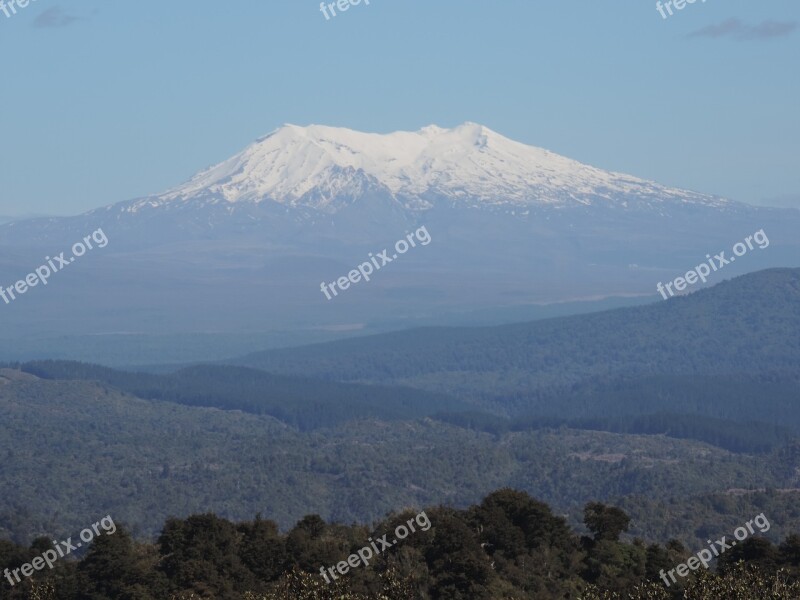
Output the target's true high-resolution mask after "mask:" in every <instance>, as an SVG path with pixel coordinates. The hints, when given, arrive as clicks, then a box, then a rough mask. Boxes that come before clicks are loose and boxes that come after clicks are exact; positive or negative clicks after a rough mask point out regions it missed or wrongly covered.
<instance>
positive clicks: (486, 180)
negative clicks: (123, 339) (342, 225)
mask: <svg viewBox="0 0 800 600" xmlns="http://www.w3.org/2000/svg"><path fill="white" fill-rule="evenodd" d="M367 188H372V189H376V188H384V189H385V190H386V191H388V192H389V193H390V194H391V195H392V196H393V197H395V198H396V199H398V201H400V202H401V203H402V204H403V205H404V206H405V207H407V208H412V209H420V208H422V209H424V208H427V207H430V206H431V204H432V203H433V202H434V201H435V200H436V199H443V198H444V199H450V200H456V201H462V202H464V203H471V202H472V203H474V202H479V203H494V204H529V205H530V204H533V205H551V206H564V205H576V204H577V205H581V204H583V205H588V204H592V203H596V202H600V203H605V204H612V203H616V202H622V203H624V202H629V201H631V200H634V201H635V200H639V201H648V202H657V203H669V202H670V201H678V202H688V203H701V204H712V205H723V204H725V201H724V200H722V199H720V198H717V197H713V196H707V195H702V194H697V193H693V192H688V191H684V190H676V189H672V188H668V187H666V186H663V185H659V184H657V183H654V182H651V181H645V180H642V179H638V178H636V177H632V176H629V175H624V174H621V173H614V172H610V171H604V170H602V169H597V168H594V167H591V166H588V165H584V164H582V163H580V162H577V161H575V160H572V159H569V158H565V157H563V156H560V155H558V154H554V153H553V152H550V151H548V150H544V149H541V148H537V147H534V146H527V145H525V144H521V143H519V142H515V141H513V140H511V139H509V138H506V137H504V136H502V135H500V134H498V133H496V132H494V131H492V130H491V129H488V128H487V127H484V126H482V125H478V124H475V123H464V124H463V125H460V126H458V127H455V128H453V129H443V128H441V127H437V126H435V125H431V126H428V127H424V128H422V129H420V130H419V131H414V132H408V131H397V132H394V133H389V134H385V135H382V134H377V133H363V132H359V131H353V130H350V129H344V128H338V127H325V126H320V125H311V126H308V127H298V126H295V125H285V126H284V127H281V128H279V129H277V130H275V131H273V132H272V133H270V134H268V135H266V136H264V137H263V138H261V139H259V140H257V141H256V142H255V143H253V144H251V145H250V146H249V147H247V148H246V149H245V150H243V151H242V152H240V153H239V154H237V155H236V156H233V157H231V158H229V159H228V160H226V161H224V162H221V163H219V164H217V165H215V166H213V167H210V168H208V169H206V170H204V171H202V172H200V173H198V174H197V175H195V176H194V177H192V178H191V179H190V180H189V181H188V182H186V183H184V184H183V185H180V186H178V187H176V188H174V189H171V190H169V191H167V192H166V193H163V194H159V195H157V196H155V197H152V198H147V199H142V200H141V201H140V202H139V203H136V204H133V205H132V206H131V207H130V209H131V210H137V209H138V208H140V207H141V206H143V205H149V206H157V205H161V204H163V203H166V202H173V201H181V200H183V201H186V200H192V199H198V198H211V199H217V200H225V201H227V202H231V203H236V202H263V201H274V202H278V203H281V204H288V205H292V206H297V205H307V206H311V207H314V208H317V209H325V210H328V211H335V210H337V209H338V208H339V207H340V205H337V204H336V202H335V200H336V199H337V198H338V197H341V196H347V197H353V196H358V195H359V194H361V193H362V192H363V191H364V190H365V189H367Z"/></svg>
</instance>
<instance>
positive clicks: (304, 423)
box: [20, 361, 469, 431]
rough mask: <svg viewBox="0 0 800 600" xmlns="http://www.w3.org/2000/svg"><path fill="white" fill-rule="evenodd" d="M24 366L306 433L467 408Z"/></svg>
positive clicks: (49, 364) (336, 386)
mask: <svg viewBox="0 0 800 600" xmlns="http://www.w3.org/2000/svg"><path fill="white" fill-rule="evenodd" d="M20 367H21V370H22V371H24V372H27V373H30V374H32V375H35V376H37V377H40V378H42V379H51V380H64V381H69V380H80V381H97V382H101V383H103V384H105V385H107V386H109V387H111V388H114V389H115V390H119V391H122V392H127V393H129V394H132V395H134V396H137V397H139V398H145V399H148V400H162V401H168V402H176V403H178V404H184V405H187V406H202V407H213V408H219V409H222V410H241V411H244V412H248V413H252V414H256V415H269V416H271V417H275V418H276V419H278V420H280V421H282V422H284V423H286V424H287V425H291V426H292V427H297V428H298V429H300V430H301V431H306V430H311V429H316V428H318V427H332V426H335V425H337V424H340V423H344V422H347V421H352V420H358V419H370V418H375V419H383V420H388V421H394V420H405V419H416V418H420V417H424V416H430V415H433V414H435V413H438V412H440V411H462V410H465V409H468V408H469V406H468V405H466V404H464V403H463V402H460V401H458V400H456V399H454V398H452V397H450V396H447V395H445V394H440V393H437V392H425V391H420V390H415V389H411V388H404V387H400V386H393V387H389V386H381V385H363V384H361V385H359V384H347V383H331V382H324V381H319V380H313V379H309V378H305V377H294V376H288V377H287V376H281V375H270V374H269V373H264V372H263V371H259V370H256V369H248V368H242V367H227V366H213V365H208V366H196V367H189V368H186V369H182V370H180V371H177V372H175V373H170V374H165V375H153V374H149V373H131V372H126V371H119V370H116V369H110V368H108V367H102V366H99V365H92V364H88V363H81V362H73V361H35V362H30V363H25V364H23V365H20Z"/></svg>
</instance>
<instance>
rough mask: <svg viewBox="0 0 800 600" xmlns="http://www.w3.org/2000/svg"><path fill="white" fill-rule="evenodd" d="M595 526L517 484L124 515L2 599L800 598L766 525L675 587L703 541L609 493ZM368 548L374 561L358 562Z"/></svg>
mask: <svg viewBox="0 0 800 600" xmlns="http://www.w3.org/2000/svg"><path fill="white" fill-rule="evenodd" d="M422 515H424V519H421V516H422ZM751 516H753V515H749V514H742V515H740V516H739V520H740V521H746V520H747V519H748V518H749V517H751ZM415 521H416V523H417V524H418V525H423V524H424V525H426V528H425V529H422V528H420V529H418V530H415V531H414V532H409V531H408V527H406V534H407V537H405V539H401V540H397V539H396V538H395V539H392V538H393V536H396V535H397V531H398V529H397V528H398V526H400V525H403V526H405V525H407V524H408V523H409V522H411V523H413V522H415ZM583 523H584V526H585V533H584V534H581V533H580V532H576V531H573V530H571V529H570V527H569V526H568V524H567V522H566V520H565V519H564V518H563V517H561V516H558V515H557V514H555V513H554V512H553V510H552V509H551V508H550V507H549V506H547V505H546V504H544V503H542V502H539V501H537V500H535V499H534V498H532V497H530V496H529V495H527V494H525V493H523V492H519V491H514V490H511V489H501V490H497V491H495V492H493V493H491V494H489V495H488V496H486V497H485V498H484V499H483V500H482V501H481V502H480V503H478V504H476V505H473V506H470V507H467V508H465V509H463V510H455V509H452V508H446V507H441V506H439V507H431V508H428V509H426V510H424V511H421V512H417V511H415V510H411V509H407V510H403V511H400V512H396V513H392V514H390V515H388V516H387V517H385V518H383V519H381V520H380V521H379V522H377V523H375V524H373V525H372V526H364V525H341V524H336V523H327V522H326V521H325V520H323V519H322V518H321V517H320V516H318V515H307V516H305V517H303V518H302V519H300V520H299V521H298V522H297V523H295V524H294V526H293V527H292V528H291V529H289V530H288V531H286V532H285V533H282V532H281V531H280V530H279V528H278V526H277V524H276V523H275V522H274V521H271V520H269V519H265V518H263V517H262V516H260V515H258V516H256V518H255V520H250V521H244V522H239V523H234V522H231V521H228V520H226V519H222V518H220V517H218V516H216V515H214V514H211V513H207V514H198V515H192V516H189V517H187V518H184V519H179V518H170V519H168V520H167V521H166V523H165V524H164V525H163V527H162V529H161V533H160V535H159V536H158V537H157V539H156V540H154V542H152V543H151V542H144V541H139V540H136V539H134V538H133V537H132V536H131V535H130V533H129V532H128V531H126V530H125V529H124V527H122V526H119V525H118V526H117V528H116V531H115V532H113V534H106V535H101V536H98V537H97V538H96V539H95V541H94V542H93V544H92V546H91V547H90V548H89V549H88V551H87V552H85V553H84V554H83V556H82V557H80V560H70V559H69V558H67V559H63V560H59V561H58V562H56V566H55V567H54V569H52V570H48V569H46V568H45V569H43V570H42V571H40V572H37V573H35V575H34V577H33V579H29V580H26V581H24V582H21V583H15V585H14V586H13V587H12V586H10V585H9V584H8V583H7V581H4V583H3V585H2V586H1V587H0V598H2V599H4V600H5V599H9V600H29V599H36V600H79V599H81V600H83V599H91V600H125V599H131V600H134V599H135V600H162V599H163V600H170V599H174V600H178V599H187V600H188V599H190V598H195V599H200V598H207V599H216V600H289V599H291V600H311V599H322V600H324V599H331V600H333V599H339V600H342V599H344V600H347V599H352V600H355V599H367V598H371V599H383V600H427V599H431V600H433V599H442V600H499V599H509V600H511V599H518V600H522V599H536V600H548V599H556V598H564V599H567V598H574V599H584V600H593V599H595V598H598V599H599V598H613V597H620V596H615V595H614V594H620V595H621V597H625V598H628V597H630V598H654V599H664V600H669V599H672V598H675V599H677V598H690V599H691V598H703V599H708V598H723V597H725V598H733V597H734V595H733V594H732V592H729V595H726V596H721V595H717V596H713V595H709V594H708V590H710V589H713V588H714V587H717V588H720V587H724V588H726V589H728V590H732V589H743V593H740V594H739V595H736V596H735V597H736V598H764V597H766V596H763V595H760V592H759V590H760V589H761V590H762V591H764V592H765V590H766V588H767V587H769V588H771V594H772V595H770V596H769V597H770V598H775V599H787V600H788V599H791V598H797V597H798V596H797V594H798V593H800V583H798V581H800V535H795V534H792V535H787V536H786V537H785V539H783V540H782V541H781V542H780V543H779V544H778V545H775V544H773V543H772V542H771V541H769V540H768V539H766V538H763V537H760V536H759V535H758V530H756V531H755V533H754V535H753V536H751V537H748V538H747V539H746V540H744V541H743V542H742V543H741V544H739V545H738V546H735V547H731V548H729V549H728V550H727V551H724V552H723V553H722V554H721V555H720V558H719V559H718V560H716V561H715V564H714V563H712V567H713V569H714V572H705V571H704V570H703V569H702V568H699V569H696V570H695V571H690V575H689V576H688V577H686V578H681V577H676V580H677V583H671V585H670V587H667V586H666V585H665V584H664V583H663V580H662V579H660V573H661V572H662V570H663V571H664V572H667V571H669V570H670V569H674V568H675V566H676V565H678V564H680V563H683V562H686V561H687V558H689V557H690V556H692V555H693V554H695V553H696V549H695V548H687V547H685V546H684V545H682V544H681V543H680V542H679V541H676V540H671V541H668V542H667V543H666V544H664V545H658V544H646V543H645V542H643V541H642V540H641V539H639V538H630V537H629V536H627V535H626V531H627V530H628V529H629V526H630V517H629V516H628V515H627V514H626V513H625V512H624V511H623V510H621V509H619V508H616V507H613V506H609V505H605V504H602V503H598V502H590V503H587V504H586V505H585V507H584V508H583ZM387 532H388V535H386V534H387ZM715 533H716V535H717V537H719V536H720V535H722V534H723V533H724V532H715ZM381 537H383V538H384V539H385V540H386V544H381V546H378V545H377V544H376V545H374V546H373V547H374V548H376V549H378V551H377V552H375V553H372V551H371V550H370V553H369V555H368V554H367V553H366V552H365V551H364V550H363V549H364V548H365V547H370V544H369V541H370V540H377V539H380V538H381ZM50 547H51V544H50V538H49V537H42V538H38V539H36V540H34V541H33V542H32V543H31V544H30V546H28V547H23V546H19V545H15V544H12V543H10V542H0V567H2V568H8V569H10V570H12V572H13V569H19V568H20V566H21V565H23V564H25V563H27V562H30V561H32V560H33V559H34V558H35V557H36V556H39V555H41V554H42V553H43V552H44V551H45V550H47V549H49V548H50ZM359 551H362V556H363V557H364V558H365V559H367V560H366V562H368V563H369V564H367V565H365V564H364V563H363V562H360V561H358V560H356V561H354V562H352V563H350V564H347V563H346V562H345V560H347V559H348V557H350V556H351V555H356V556H357V555H358V554H357V553H358V552H359ZM328 567H330V569H328V570H326V569H327V568H328ZM322 571H325V572H326V575H327V581H326V580H325V579H323V577H322ZM330 574H337V579H332V578H331V576H330ZM12 581H13V579H12ZM736 586H738V588H737V587H736Z"/></svg>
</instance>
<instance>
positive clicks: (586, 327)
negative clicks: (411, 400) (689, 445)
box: [231, 269, 800, 433]
mask: <svg viewBox="0 0 800 600" xmlns="http://www.w3.org/2000/svg"><path fill="white" fill-rule="evenodd" d="M231 362H232V363H235V364H238V365H243V366H249V367H254V368H259V369H264V370H266V371H269V372H272V373H282V374H294V375H299V374H302V375H303V376H311V377H318V378H322V379H325V380H329V381H359V382H371V383H381V384H392V385H396V384H402V385H406V386H412V387H415V388H418V389H421V390H427V391H440V392H444V393H447V394H451V395H454V396H457V397H459V398H460V399H462V400H464V401H468V402H471V403H473V404H475V405H476V406H479V407H480V408H481V412H488V413H490V414H496V415H499V416H505V417H510V418H512V419H516V418H519V417H523V418H525V417H528V416H529V415H536V416H538V417H553V418H560V419H582V418H589V417H592V418H594V417H603V418H608V417H612V418H616V417H628V416H638V415H650V414H658V413H664V412H670V413H676V414H692V415H699V416H704V417H710V418H713V419H724V420H732V421H738V422H751V421H756V422H763V423H768V424H770V425H779V426H782V427H788V428H791V429H792V430H793V431H795V433H797V432H800V402H798V399H800V373H798V368H797V367H798V365H799V364H800V269H770V270H766V271H760V272H758V273H751V274H749V275H745V276H741V277H737V278H735V279H732V280H730V281H724V282H722V283H720V284H718V285H716V286H714V287H713V288H708V289H704V290H700V291H698V292H696V293H693V294H690V295H688V296H685V297H675V298H671V299H670V300H668V301H659V302H657V303H655V304H650V305H647V306H640V307H629V308H621V309H616V310H611V311H605V312H600V313H594V314H589V315H578V316H572V317H562V318H556V319H548V320H545V321H535V322H530V323H518V324H514V325H502V326H496V327H476V328H466V327H464V328H445V327H440V328H423V329H415V330H409V331H403V332H398V333H390V334H381V335H376V336H370V337H365V338H358V339H350V340H343V341H337V342H329V343H325V344H316V345H313V346H307V347H304V348H290V349H286V350H272V351H268V352H262V353H257V354H252V355H250V356H247V357H244V358H242V359H238V360H236V361H231Z"/></svg>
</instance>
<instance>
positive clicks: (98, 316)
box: [0, 123, 800, 363]
mask: <svg viewBox="0 0 800 600" xmlns="http://www.w3.org/2000/svg"><path fill="white" fill-rule="evenodd" d="M423 227H424V228H425V231H427V232H428V234H429V237H430V239H431V241H430V243H429V244H428V245H425V246H420V245H417V247H415V248H412V249H410V250H409V251H408V252H406V253H401V252H398V249H397V248H396V247H395V245H396V243H397V241H398V240H402V239H404V238H405V237H406V236H407V235H409V233H410V232H412V231H419V230H421V228H423ZM98 228H102V230H103V231H104V232H105V234H106V235H107V237H108V239H109V244H108V247H106V248H103V249H102V250H94V251H92V252H91V253H89V254H87V255H86V256H85V257H83V258H81V259H80V260H76V261H75V262H74V264H73V263H69V264H70V266H69V269H65V270H64V272H63V273H61V272H59V273H58V278H55V277H53V279H52V280H51V282H50V283H49V284H48V285H47V287H44V286H39V287H37V288H36V289H33V290H31V291H30V292H29V293H27V294H26V295H25V296H24V298H20V299H19V300H17V301H15V302H13V304H9V305H6V304H3V303H0V336H2V338H3V343H4V345H6V346H8V347H13V346H14V344H15V341H16V340H18V339H21V338H22V339H25V340H26V342H25V346H26V354H27V355H31V352H30V350H31V348H30V346H31V342H32V341H33V343H34V344H36V345H37V347H35V348H33V349H32V350H33V354H35V355H38V356H47V349H48V344H47V341H46V338H53V337H60V336H75V335H78V334H80V335H96V336H101V335H102V336H105V335H108V334H111V333H113V334H122V335H127V334H132V335H135V336H138V338H137V337H131V338H130V339H129V340H125V343H126V345H127V355H128V356H130V357H131V358H130V363H132V362H134V361H136V362H139V363H147V362H151V363H159V362H162V361H161V359H160V357H159V356H158V352H154V353H152V355H148V356H142V354H141V352H140V351H139V348H140V347H141V343H139V342H137V340H142V339H147V336H148V335H150V334H158V335H164V336H174V337H175V338H178V337H179V336H186V335H191V334H208V335H220V336H225V335H227V334H234V335H241V336H242V339H243V341H242V343H241V344H240V349H237V350H235V352H234V353H235V354H239V353H241V354H243V353H245V352H246V351H248V350H249V349H252V344H251V343H250V339H251V338H252V335H253V334H257V335H261V334H263V335H265V336H270V335H274V337H275V338H276V339H278V338H279V339H280V340H281V342H283V343H285V344H287V345H296V344H299V343H303V342H305V341H307V340H309V339H315V340H321V339H326V337H327V339H329V336H328V335H327V333H328V332H331V331H334V332H341V331H360V332H381V331H388V330H397V329H402V328H405V327H408V326H409V325H410V324H413V323H419V322H421V321H426V320H427V321H428V322H430V321H434V322H437V323H452V322H454V321H456V320H457V319H459V318H460V317H461V315H464V314H467V313H470V312H474V311H494V312H501V311H505V312H515V311H525V310H526V308H527V307H530V306H531V305H533V304H539V303H552V302H563V301H574V300H588V299H601V298H608V297H631V296H646V295H653V294H655V293H656V284H657V283H658V282H659V281H663V282H667V281H671V280H672V279H674V278H675V277H676V276H679V275H682V274H684V273H686V271H687V269H690V268H692V267H693V266H694V265H697V264H698V262H702V261H703V257H705V256H706V255H707V254H709V253H711V252H714V253H716V252H719V251H720V250H726V249H727V250H728V253H729V254H730V249H731V247H732V246H733V245H734V244H735V243H737V242H739V241H741V240H742V239H744V238H745V236H747V235H751V234H753V233H754V232H756V231H760V230H763V231H764V232H765V235H766V236H768V237H769V242H770V243H769V246H768V248H767V247H765V248H763V249H762V248H761V247H760V246H759V248H757V249H754V250H752V251H750V252H748V253H747V255H746V256H743V257H742V258H741V259H739V260H737V261H736V263H735V264H731V265H729V266H727V267H726V268H725V270H724V272H718V273H714V274H713V276H712V279H711V283H717V282H719V281H721V280H722V279H724V278H730V277H734V276H736V275H740V274H743V273H747V272H751V271H755V270H759V269H765V268H770V267H797V266H798V265H800V238H798V236H797V231H798V230H800V212H799V211H795V210H788V209H787V210H781V209H767V208H756V207H750V206H747V205H744V204H740V203H736V202H730V201H725V200H722V199H720V198H717V197H714V196H706V195H701V194H695V193H693V192H686V191H682V190H676V189H673V188H669V187H666V186H662V185H658V184H655V183H652V182H648V181H644V180H641V179H638V178H636V177H632V176H628V175H621V174H619V173H612V172H608V171H603V170H600V169H596V168H593V167H589V166H586V165H583V164H580V163H578V162H576V161H574V160H570V159H568V158H565V157H561V156H558V155H555V154H553V153H551V152H548V151H546V150H542V149H540V148H535V147H531V146H526V145H524V144H520V143H518V142H515V141H512V140H510V139H508V138H505V137H503V136H501V135H499V134H497V133H495V132H493V131H491V130H489V129H487V128H485V127H482V126H480V125H475V124H469V123H468V124H464V125H462V126H459V127H456V128H453V129H441V128H438V127H434V126H431V127H427V128H424V129H422V130H420V131H417V132H396V133H392V134H387V135H378V134H367V133H359V132H353V131H350V130H347V129H340V128H331V127H322V126H310V127H304V128H303V127H295V126H286V127H283V128H281V129H279V130H277V131H276V132H274V133H272V134H270V135H268V136H266V137H265V138H262V139H261V140H259V141H257V142H256V143H254V144H253V145H251V146H250V147H249V148H247V149H245V150H244V151H243V152H241V153H239V154H238V155H236V156H234V157H232V158H230V159H229V160H227V161H224V162H223V163H221V164H219V165H217V166H215V167H212V168H211V169H208V170H206V171H204V172H202V173H200V174H198V175H197V176H196V177H194V178H192V179H191V180H190V181H189V182H188V183H186V184H184V185H181V186H178V187H176V188H174V189H172V190H170V191H168V192H165V193H163V194H154V195H152V196H148V197H145V198H138V199H133V200H128V201H125V202H120V203H117V204H114V205H111V206H107V207H103V208H100V209H96V210H93V211H90V212H89V213H86V214H83V215H77V216H74V217H65V218H51V219H33V220H27V221H15V222H13V223H8V224H4V225H0V257H1V258H0V285H4V286H5V287H8V286H9V285H13V284H14V282H16V281H21V280H22V279H23V278H24V277H26V276H27V274H28V273H31V272H32V271H33V270H34V269H36V268H37V267H38V266H39V265H41V264H43V262H44V261H45V257H48V256H49V257H52V256H54V255H56V256H57V255H58V254H59V252H61V251H66V253H67V256H69V251H70V249H71V248H72V247H73V244H75V243H76V242H78V241H80V240H81V239H83V238H84V236H86V235H88V234H90V233H91V232H93V231H95V230H97V229H98ZM383 250H386V251H387V256H388V257H392V256H393V255H395V254H396V255H397V259H393V260H392V262H391V264H388V263H387V264H386V266H385V267H384V268H382V269H381V270H380V271H379V272H376V273H375V276H374V277H372V278H371V279H370V281H369V282H366V281H363V280H362V281H361V282H359V283H358V284H357V285H352V286H350V288H349V289H348V290H347V292H346V293H344V294H340V295H339V296H338V297H336V298H331V299H328V298H327V297H326V295H324V294H323V293H322V292H321V284H322V283H323V282H327V283H330V282H332V281H338V280H340V279H341V278H342V277H344V276H346V275H347V274H348V273H350V272H351V271H352V270H353V269H355V268H356V267H357V266H358V265H360V264H362V263H364V262H365V261H368V260H369V259H370V254H372V256H376V255H377V254H379V253H380V252H382V251H383ZM401 254H402V256H401ZM42 315H47V317H46V318H42ZM285 332H290V335H289V336H288V338H287V336H286V333H285ZM291 335H294V336H295V337H294V338H292V337H291ZM245 338H246V339H245ZM270 345H271V346H273V347H275V346H277V345H278V344H277V343H273V342H271V343H270ZM115 354H116V355H118V356H119V355H122V356H123V362H124V356H125V355H126V348H125V347H123V348H122V349H121V350H119V351H117V352H115ZM230 355H231V352H230V351H229V350H226V349H220V350H219V351H217V353H216V354H214V355H213V356H212V358H222V357H224V356H230ZM134 357H135V358H134ZM12 358H13V357H12ZM118 362H119V361H118Z"/></svg>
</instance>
